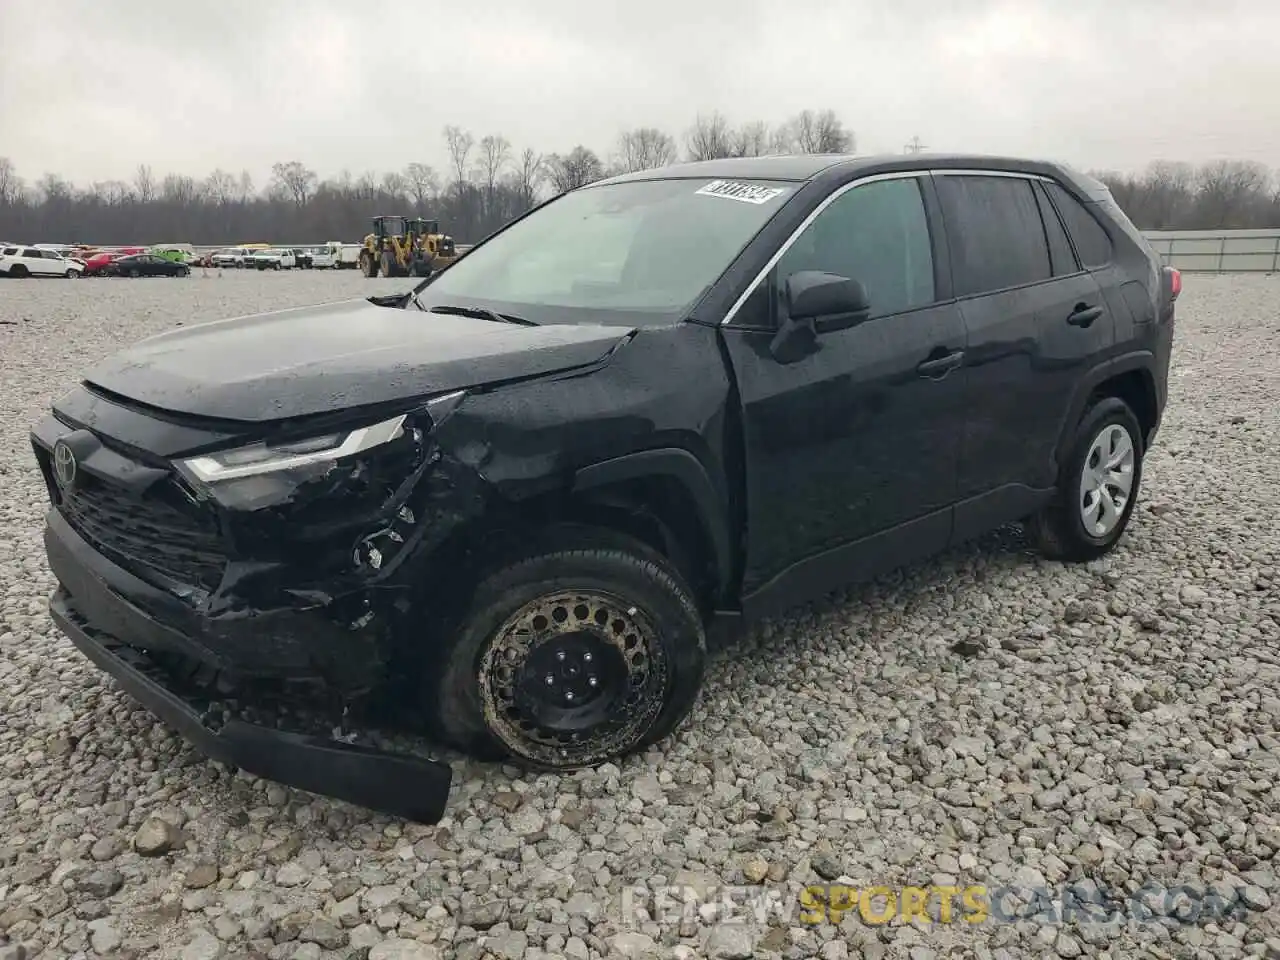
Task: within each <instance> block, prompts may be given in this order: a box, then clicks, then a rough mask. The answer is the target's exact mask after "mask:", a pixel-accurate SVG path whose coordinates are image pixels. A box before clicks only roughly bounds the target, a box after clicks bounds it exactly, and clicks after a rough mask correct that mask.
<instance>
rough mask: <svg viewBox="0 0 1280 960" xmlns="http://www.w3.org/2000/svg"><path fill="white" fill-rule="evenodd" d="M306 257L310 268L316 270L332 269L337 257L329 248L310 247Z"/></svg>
mask: <svg viewBox="0 0 1280 960" xmlns="http://www.w3.org/2000/svg"><path fill="white" fill-rule="evenodd" d="M307 255H308V256H309V257H310V258H311V266H312V268H313V269H316V270H329V269H332V268H333V266H334V264H335V263H337V262H338V261H337V255H336V254H335V253H334V251H333V250H331V249H330V248H329V247H311V248H310V249H309V250H308V252H307Z"/></svg>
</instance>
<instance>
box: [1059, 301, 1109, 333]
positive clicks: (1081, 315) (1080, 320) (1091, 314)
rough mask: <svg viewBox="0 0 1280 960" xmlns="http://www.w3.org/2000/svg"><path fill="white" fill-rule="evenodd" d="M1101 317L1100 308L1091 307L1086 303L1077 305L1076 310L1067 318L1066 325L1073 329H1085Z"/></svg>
mask: <svg viewBox="0 0 1280 960" xmlns="http://www.w3.org/2000/svg"><path fill="white" fill-rule="evenodd" d="M1100 316H1102V308H1101V307H1091V306H1089V305H1088V304H1087V303H1077V304H1076V308H1075V309H1074V310H1072V311H1071V314H1070V315H1069V316H1068V317H1067V323H1069V324H1071V325H1072V326H1073V327H1087V326H1089V325H1091V324H1092V323H1093V321H1095V320H1097V319H1098V318H1099V317H1100Z"/></svg>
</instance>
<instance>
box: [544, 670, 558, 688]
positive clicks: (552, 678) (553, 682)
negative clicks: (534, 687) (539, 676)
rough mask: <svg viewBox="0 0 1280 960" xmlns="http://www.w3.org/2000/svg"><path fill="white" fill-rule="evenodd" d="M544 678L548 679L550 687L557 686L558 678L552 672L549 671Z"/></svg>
mask: <svg viewBox="0 0 1280 960" xmlns="http://www.w3.org/2000/svg"><path fill="white" fill-rule="evenodd" d="M544 679H545V680H546V681H547V686H548V687H552V686H555V682H556V678H555V677H554V676H552V675H551V674H549V673H548V674H547V675H546V677H545V678H544Z"/></svg>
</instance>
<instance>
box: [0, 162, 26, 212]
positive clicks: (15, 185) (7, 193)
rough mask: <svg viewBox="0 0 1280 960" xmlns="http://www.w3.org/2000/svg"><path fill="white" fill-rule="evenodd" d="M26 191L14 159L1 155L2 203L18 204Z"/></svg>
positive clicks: (0, 202) (0, 184)
mask: <svg viewBox="0 0 1280 960" xmlns="http://www.w3.org/2000/svg"><path fill="white" fill-rule="evenodd" d="M25 192H26V187H25V185H24V184H23V182H22V178H21V177H20V176H18V172H17V170H16V169H15V168H14V166H13V161H12V160H10V159H9V158H8V157H0V204H3V205H9V204H16V203H17V202H18V200H19V199H21V197H22V195H23V193H25Z"/></svg>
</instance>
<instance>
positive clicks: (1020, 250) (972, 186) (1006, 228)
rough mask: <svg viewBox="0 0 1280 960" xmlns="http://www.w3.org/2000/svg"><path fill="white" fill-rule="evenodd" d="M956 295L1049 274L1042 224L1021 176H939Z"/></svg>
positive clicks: (1032, 280)
mask: <svg viewBox="0 0 1280 960" xmlns="http://www.w3.org/2000/svg"><path fill="white" fill-rule="evenodd" d="M937 183H938V194H939V197H940V199H941V201H942V210H943V215H944V216H945V217H946V221H947V235H948V237H949V238H950V240H951V257H952V270H953V274H954V278H955V292H956V296H959V297H967V296H975V295H977V294H982V293H990V292H993V291H996V290H1004V289H1006V288H1008V287H1017V286H1021V285H1023V284H1027V283H1037V282H1039V281H1041V280H1048V279H1049V278H1050V277H1051V276H1052V275H1053V274H1052V269H1051V267H1050V262H1049V246H1048V243H1047V241H1046V239H1045V229H1044V223H1043V221H1042V220H1041V219H1040V210H1039V208H1038V207H1037V205H1036V198H1035V194H1034V193H1033V192H1032V189H1031V181H1029V180H1027V179H1025V178H1023V177H996V176H981V175H977V176H971V175H960V176H953V175H947V176H940V177H938V179H937Z"/></svg>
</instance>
